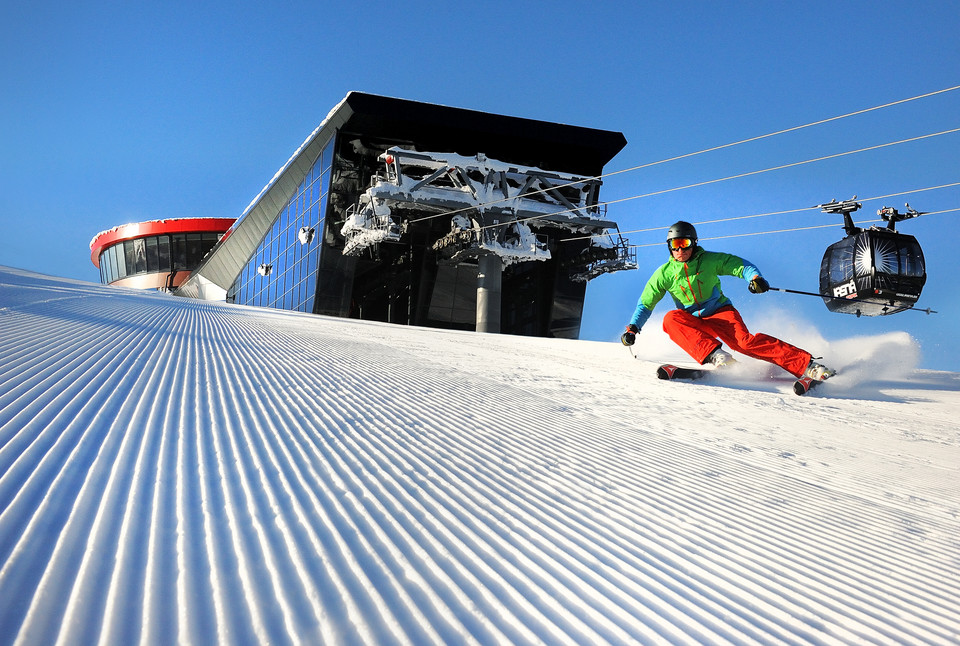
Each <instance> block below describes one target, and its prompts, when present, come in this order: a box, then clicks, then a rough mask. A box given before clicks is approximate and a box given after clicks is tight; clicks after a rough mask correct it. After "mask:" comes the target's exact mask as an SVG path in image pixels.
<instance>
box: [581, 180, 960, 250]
mask: <svg viewBox="0 0 960 646" xmlns="http://www.w3.org/2000/svg"><path fill="white" fill-rule="evenodd" d="M953 186H960V182H952V183H950V184H940V185H939V186H928V187H926V188H917V189H913V190H911V191H900V192H899V193H888V194H886V195H877V196H876V197H865V198H858V199H859V201H860V202H871V201H874V200H887V199H890V198H891V197H901V196H903V195H913V194H914V193H923V192H925V191H935V190H937V189H942V188H951V187H953ZM818 208H820V207H818V206H807V207H803V208H800V209H787V210H785V211H770V212H768V213H755V214H752V215H737V216H734V217H730V218H719V219H716V220H701V221H699V222H694V223H693V224H694V225H695V226H700V225H701V224H717V223H720V222H733V221H736V220H749V219H751V218H764V217H769V216H772V215H785V214H787V213H800V212H802V211H811V210H813V209H818ZM937 213H942V211H937ZM927 215H929V214H927ZM661 229H663V227H662V226H658V227H648V228H646V229H631V230H629V231H620V232H619V233H620V234H621V235H630V234H633V233H649V232H651V231H660V230H661ZM605 235H607V234H605V233H602V234H594V235H588V236H578V237H575V238H564V242H566V241H567V240H584V239H587V238H596V237H602V236H605Z"/></svg>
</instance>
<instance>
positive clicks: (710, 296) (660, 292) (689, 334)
mask: <svg viewBox="0 0 960 646" xmlns="http://www.w3.org/2000/svg"><path fill="white" fill-rule="evenodd" d="M667 246H668V247H669V249H670V259H669V260H668V261H667V262H666V263H665V264H664V265H662V266H661V267H660V268H659V269H657V270H656V271H655V272H653V275H652V276H651V277H650V280H648V281H647V284H646V286H645V287H644V288H643V293H642V294H641V295H640V300H639V302H638V303H637V309H636V311H635V312H634V314H633V318H632V319H631V320H630V323H629V324H628V325H627V330H626V332H624V333H623V335H622V336H621V337H620V340H621V342H622V343H623V344H624V345H628V346H629V345H633V344H634V342H635V341H636V335H637V333H638V332H640V328H642V327H643V324H644V323H646V321H647V319H648V318H650V314H651V313H652V311H653V308H654V307H656V305H657V303H659V302H660V299H662V298H663V297H664V295H666V293H667V292H669V293H670V295H671V296H673V301H674V303H675V304H676V306H677V309H675V310H672V311H670V312H667V314H666V315H665V316H664V317H663V330H664V331H665V332H666V333H667V334H668V335H669V336H670V338H671V339H672V340H673V342H674V343H676V344H677V345H679V346H680V347H681V348H683V350H684V351H686V353H687V354H689V355H690V356H691V357H693V358H694V360H695V361H697V363H699V364H701V365H704V364H707V363H710V364H713V365H714V366H716V367H722V366H728V365H730V364H732V363H735V362H736V361H735V360H734V358H733V357H732V356H731V355H730V353H729V352H727V351H725V350H724V349H723V343H726V344H727V345H728V346H729V347H730V348H731V349H733V350H735V351H737V352H740V353H742V354H745V355H747V356H748V357H753V358H755V359H762V360H763V361H769V362H770V363H774V364H776V365H778V366H780V367H781V368H783V369H784V370H786V371H787V372H789V373H790V374H792V375H793V376H794V377H797V378H798V379H800V378H802V377H808V378H810V379H813V380H816V381H823V380H824V379H828V378H829V377H832V376H833V375H834V374H836V371H834V370H831V369H830V368H827V367H826V366H822V365H820V364H819V363H817V362H816V361H814V360H813V357H812V356H811V355H810V353H809V352H807V351H806V350H801V349H800V348H797V347H795V346H792V345H790V344H789V343H786V342H785V341H781V340H780V339H777V338H775V337H772V336H770V335H767V334H751V333H750V332H749V330H747V326H746V325H745V324H744V322H743V319H742V318H740V312H738V311H737V309H736V308H735V307H734V306H733V304H732V303H731V302H730V299H729V298H727V297H726V296H724V295H723V292H721V291H720V276H737V277H738V278H743V279H744V280H746V281H748V282H749V289H750V291H751V292H752V293H754V294H762V293H764V292H765V291H767V290H768V289H770V285H769V283H767V281H766V280H765V279H764V278H763V276H762V275H760V270H759V269H757V268H756V267H755V266H753V265H752V264H751V263H750V262H748V261H746V260H744V259H743V258H739V257H737V256H734V255H731V254H727V253H718V252H715V251H707V250H706V249H703V248H702V247H700V246H699V245H698V244H697V230H696V229H695V228H694V227H693V225H692V224H690V223H689V222H683V221H680V222H677V223H676V224H674V225H673V226H671V227H670V230H669V231H668V232H667Z"/></svg>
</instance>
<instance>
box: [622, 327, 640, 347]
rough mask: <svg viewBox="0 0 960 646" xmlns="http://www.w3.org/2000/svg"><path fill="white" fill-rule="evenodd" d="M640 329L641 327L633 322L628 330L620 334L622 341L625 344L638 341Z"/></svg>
mask: <svg viewBox="0 0 960 646" xmlns="http://www.w3.org/2000/svg"><path fill="white" fill-rule="evenodd" d="M639 331H640V328H638V327H637V326H636V325H634V324H633V323H631V324H630V325H628V326H627V331H626V332H624V333H623V334H621V335H620V343H622V344H623V345H633V344H634V343H636V341H637V332H639Z"/></svg>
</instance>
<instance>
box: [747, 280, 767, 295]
mask: <svg viewBox="0 0 960 646" xmlns="http://www.w3.org/2000/svg"><path fill="white" fill-rule="evenodd" d="M748 289H749V290H750V291H751V292H752V293H754V294H762V293H764V292H765V291H768V290H769V289H770V283H768V282H767V279H766V278H764V277H763V276H757V277H756V278H754V279H753V280H751V281H750V286H749V287H748Z"/></svg>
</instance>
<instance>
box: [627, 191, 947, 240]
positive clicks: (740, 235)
mask: <svg viewBox="0 0 960 646" xmlns="http://www.w3.org/2000/svg"><path fill="white" fill-rule="evenodd" d="M958 183H960V182H958ZM872 199H879V198H872ZM864 201H865V200H864ZM813 208H816V207H813ZM800 210H807V209H800ZM955 211H960V207H957V208H953V209H943V210H941V211H929V212H927V213H924V214H923V215H921V216H919V217H927V216H928V215H940V214H942V213H953V212H955ZM879 222H883V220H876V219H875V220H859V221H857V222H854V224H856V225H858V226H859V225H863V224H877V223H879ZM837 226H839V225H838V224H837V223H836V222H833V223H830V224H815V225H812V226H808V227H794V228H792V229H777V230H775V231H754V232H752V233H731V234H730V235H725V236H711V237H709V238H701V240H725V239H728V238H746V237H750V236H763V235H769V234H774V233H794V232H796V231H812V230H814V229H831V228H835V227H837ZM662 228H663V227H658V228H657V229H649V230H650V231H655V230H659V229H662ZM662 244H663V241H659V242H648V243H645V244H636V245H629V247H630V248H631V249H643V248H646V247H659V246H661V245H662Z"/></svg>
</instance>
